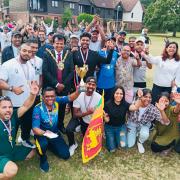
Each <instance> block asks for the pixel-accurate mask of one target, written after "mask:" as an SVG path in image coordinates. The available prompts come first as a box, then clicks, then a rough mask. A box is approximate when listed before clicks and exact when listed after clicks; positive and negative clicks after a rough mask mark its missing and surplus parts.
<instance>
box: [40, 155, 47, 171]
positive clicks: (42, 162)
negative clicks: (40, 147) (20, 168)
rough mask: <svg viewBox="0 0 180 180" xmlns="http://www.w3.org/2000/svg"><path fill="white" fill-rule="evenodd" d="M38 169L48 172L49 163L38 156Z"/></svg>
mask: <svg viewBox="0 0 180 180" xmlns="http://www.w3.org/2000/svg"><path fill="white" fill-rule="evenodd" d="M40 170H41V171H42V172H48V171H49V163H48V161H47V160H43V159H42V158H40Z"/></svg>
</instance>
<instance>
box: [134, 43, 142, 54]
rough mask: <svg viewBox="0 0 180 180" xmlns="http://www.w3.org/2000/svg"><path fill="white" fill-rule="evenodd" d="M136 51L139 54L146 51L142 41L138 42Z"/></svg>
mask: <svg viewBox="0 0 180 180" xmlns="http://www.w3.org/2000/svg"><path fill="white" fill-rule="evenodd" d="M135 49H136V51H137V52H138V53H141V52H142V51H143V50H144V43H143V42H142V41H138V42H136V45H135Z"/></svg>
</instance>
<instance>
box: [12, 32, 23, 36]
mask: <svg viewBox="0 0 180 180" xmlns="http://www.w3.org/2000/svg"><path fill="white" fill-rule="evenodd" d="M16 35H19V36H22V35H21V33H20V32H19V31H13V32H12V36H16Z"/></svg>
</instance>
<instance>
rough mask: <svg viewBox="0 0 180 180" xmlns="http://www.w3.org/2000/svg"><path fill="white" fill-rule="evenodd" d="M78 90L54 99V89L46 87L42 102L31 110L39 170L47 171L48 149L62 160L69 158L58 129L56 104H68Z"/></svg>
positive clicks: (74, 97)
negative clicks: (38, 157)
mask: <svg viewBox="0 0 180 180" xmlns="http://www.w3.org/2000/svg"><path fill="white" fill-rule="evenodd" d="M78 95H79V93H78V90H77V91H76V92H74V93H72V94H70V95H69V96H63V97H56V93H55V89H54V88H51V87H46V88H45V89H44V90H43V95H42V102H41V103H39V104H38V105H36V106H35V108H34V110H33V118H32V127H33V132H34V138H35V143H36V147H37V152H38V154H39V155H40V169H41V170H42V171H43V172H48V171H49V164H48V161H47V156H46V150H47V148H49V149H50V150H51V151H52V152H53V153H54V154H55V155H57V156H58V157H59V158H62V159H68V158H69V157H70V154H69V147H68V145H66V143H65V141H64V139H63V137H62V136H61V135H60V133H59V134H58V135H57V133H58V132H59V128H58V106H59V104H58V103H60V104H61V103H69V102H70V101H74V100H75V99H76V98H77V97H78Z"/></svg>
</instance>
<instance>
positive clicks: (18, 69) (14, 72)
mask: <svg viewBox="0 0 180 180" xmlns="http://www.w3.org/2000/svg"><path fill="white" fill-rule="evenodd" d="M18 59H19V56H18V57H16V58H13V59H11V60H9V61H7V62H5V63H3V65H2V66H1V70H0V79H2V80H4V81H6V82H7V83H8V85H9V86H16V87H18V86H23V87H22V88H23V90H24V92H23V93H22V94H20V95H16V94H15V93H13V92H11V91H3V95H4V96H9V97H10V98H11V100H12V104H13V107H20V106H22V105H23V103H24V101H25V100H26V99H27V97H28V96H29V94H30V87H29V83H30V81H32V80H35V70H34V68H33V67H32V66H31V64H30V63H29V62H27V63H26V64H25V65H23V66H24V69H23V67H22V64H20V63H19V61H18ZM27 77H28V80H27Z"/></svg>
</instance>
